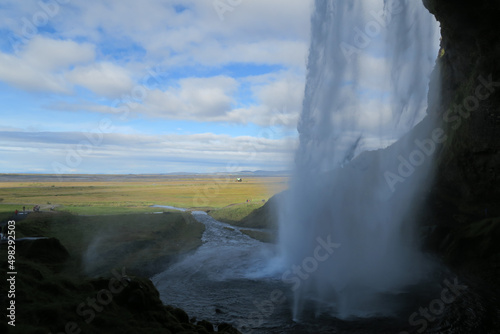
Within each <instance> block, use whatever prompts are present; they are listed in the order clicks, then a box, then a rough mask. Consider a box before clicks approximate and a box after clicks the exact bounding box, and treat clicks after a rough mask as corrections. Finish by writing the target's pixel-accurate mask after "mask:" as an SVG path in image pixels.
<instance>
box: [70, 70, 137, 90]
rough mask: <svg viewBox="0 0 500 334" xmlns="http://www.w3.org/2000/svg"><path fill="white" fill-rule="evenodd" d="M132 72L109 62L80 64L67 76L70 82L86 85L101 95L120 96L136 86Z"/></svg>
mask: <svg viewBox="0 0 500 334" xmlns="http://www.w3.org/2000/svg"><path fill="white" fill-rule="evenodd" d="M130 75H131V74H130V73H129V72H128V71H127V70H125V69H124V68H122V67H120V66H117V65H115V64H112V63H109V62H102V63H94V64H91V65H86V66H78V67H76V68H75V69H73V70H72V71H71V72H69V73H68V74H67V75H66V77H67V78H68V80H69V82H71V83H73V84H76V85H80V86H82V87H85V88H87V89H89V90H91V91H93V92H94V93H96V94H97V95H99V96H107V97H119V96H120V95H122V94H126V93H130V91H131V90H132V87H133V86H134V84H133V81H132V79H131V78H130Z"/></svg>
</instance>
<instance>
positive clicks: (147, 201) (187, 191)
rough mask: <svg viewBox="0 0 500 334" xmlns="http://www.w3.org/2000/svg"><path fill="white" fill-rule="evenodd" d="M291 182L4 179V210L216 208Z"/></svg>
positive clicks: (0, 187) (0, 191)
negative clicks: (12, 180)
mask: <svg viewBox="0 0 500 334" xmlns="http://www.w3.org/2000/svg"><path fill="white" fill-rule="evenodd" d="M286 187H287V178H285V177H248V178H243V182H236V180H235V178H233V177H230V176H214V177H187V178H178V177H177V178H168V177H165V178H158V179H150V180H148V181H144V180H140V179H138V180H135V179H134V178H133V177H131V178H130V180H127V181H80V182H69V181H62V182H0V213H12V212H14V210H16V209H18V210H22V207H23V206H26V209H27V210H32V208H33V206H34V205H40V206H41V209H42V210H44V211H47V210H50V209H53V210H56V211H67V212H71V213H75V214H87V215H101V214H121V213H132V212H140V213H142V212H156V211H163V210H162V209H158V208H150V206H151V205H154V204H157V205H169V206H175V207H181V208H188V209H217V208H222V207H225V206H228V205H230V204H236V203H245V202H246V201H247V200H250V201H252V202H254V203H259V202H261V201H262V200H267V199H269V198H270V197H271V196H272V195H274V194H275V193H277V192H280V191H282V190H283V189H285V188H286Z"/></svg>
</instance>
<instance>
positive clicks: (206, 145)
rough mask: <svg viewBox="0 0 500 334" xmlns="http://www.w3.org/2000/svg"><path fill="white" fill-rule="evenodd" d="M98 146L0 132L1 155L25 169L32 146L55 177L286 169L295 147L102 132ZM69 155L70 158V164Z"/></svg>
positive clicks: (75, 138) (74, 136)
mask: <svg viewBox="0 0 500 334" xmlns="http://www.w3.org/2000/svg"><path fill="white" fill-rule="evenodd" d="M96 138H98V137H96ZM96 142H98V144H96V145H92V144H90V141H89V140H88V136H86V135H85V134H84V133H79V132H57V133H55V132H39V133H27V132H16V131H8V132H3V131H0V151H3V154H4V155H5V156H6V158H7V159H11V158H12V157H13V156H16V157H17V158H16V159H18V160H16V161H19V162H20V165H23V164H22V163H21V162H24V161H25V160H26V158H23V157H22V156H20V155H19V154H18V153H19V152H23V151H24V153H25V152H26V150H25V148H26V147H29V148H30V154H29V160H30V161H37V160H38V161H42V162H43V168H44V169H45V170H46V172H52V173H53V172H56V171H54V170H51V169H52V166H53V163H57V165H58V166H61V165H62V166H66V167H67V168H68V171H69V170H71V172H81V171H83V170H85V168H87V167H88V166H92V165H93V166H94V167H93V168H95V166H99V164H102V162H103V161H108V162H109V163H111V164H112V165H113V167H115V168H120V172H134V166H135V165H136V164H138V163H139V164H145V165H148V164H149V166H148V168H147V169H145V170H143V171H144V172H175V171H183V169H182V166H185V167H186V166H189V168H195V170H196V166H205V165H213V166H216V168H217V171H221V172H224V171H229V170H225V169H226V168H229V166H230V168H231V169H233V170H232V171H235V170H244V169H248V168H250V169H272V170H283V169H286V168H287V166H288V164H289V162H290V161H291V159H292V154H293V150H294V147H295V145H296V140H295V139H292V138H285V139H266V138H256V137H250V136H241V137H231V136H228V135H216V134H212V133H201V134H193V135H176V134H172V135H162V136H149V135H134V134H128V135H125V134H116V133H104V134H103V136H102V140H101V141H96ZM5 143H8V145H5ZM75 154H76V155H78V158H75V156H74V155H75ZM24 156H25V157H26V156H28V155H26V154H24ZM68 156H71V160H68V161H69V162H68V161H67V160H66V159H67V157H68ZM19 159H20V160H19ZM72 162H73V163H72ZM116 162H118V164H116V165H115V163H116ZM170 163H175V165H176V166H178V167H177V168H178V169H177V170H171V169H167V167H166V166H167V165H168V164H170ZM27 165H28V166H29V165H30V163H27ZM38 166H40V165H38ZM198 168H199V167H198ZM198 170H199V169H198ZM110 172H113V171H112V170H111V171H110Z"/></svg>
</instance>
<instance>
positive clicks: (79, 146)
mask: <svg viewBox="0 0 500 334" xmlns="http://www.w3.org/2000/svg"><path fill="white" fill-rule="evenodd" d="M311 10H312V1H311V0H301V1H286V0H273V1H267V0H242V1H228V0H216V1H214V0H183V1H174V0H151V1H141V2H139V1H132V0H108V1H97V0H91V1H77V0H43V1H38V0H25V1H22V2H20V1H11V0H6V1H2V3H1V4H0V33H1V36H2V37H1V38H0V99H1V101H2V107H1V109H0V110H1V118H0V154H1V156H2V159H0V172H2V173H13V172H16V173H17V172H34V173H171V172H233V171H236V170H257V169H265V170H284V169H290V166H291V161H292V160H293V151H294V148H295V147H296V145H297V137H298V136H297V131H296V126H297V119H298V115H299V113H300V110H301V103H302V99H303V91H304V84H305V74H306V69H305V66H306V61H307V51H308V46H309V39H310V36H309V33H310V27H309V26H310V22H309V20H310V15H311Z"/></svg>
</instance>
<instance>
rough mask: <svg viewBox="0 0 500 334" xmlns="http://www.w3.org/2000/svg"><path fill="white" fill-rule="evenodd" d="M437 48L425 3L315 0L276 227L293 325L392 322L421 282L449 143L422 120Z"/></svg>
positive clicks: (435, 31)
mask: <svg viewBox="0 0 500 334" xmlns="http://www.w3.org/2000/svg"><path fill="white" fill-rule="evenodd" d="M437 45H438V29H437V23H436V21H435V19H434V17H433V16H432V15H431V14H430V13H429V12H428V11H427V10H426V9H425V8H424V6H423V4H422V3H421V2H420V1H414V0H411V1H410V0H406V1H405V0H394V1H391V0H370V1H369V0H328V1H326V0H317V1H316V3H315V11H314V13H313V17H312V34H311V46H310V55H309V60H308V76H307V84H306V91H305V98H304V102H303V111H302V115H301V119H300V121H299V126H298V130H299V133H300V145H299V148H298V150H297V153H296V166H295V173H294V177H293V179H292V181H291V185H290V191H288V194H287V195H286V196H284V198H285V200H284V201H283V203H282V208H281V217H280V240H279V247H280V251H281V257H282V263H284V266H285V271H284V274H283V277H282V279H283V281H285V282H286V283H290V285H291V289H292V290H293V291H294V303H293V314H294V317H295V318H296V319H300V317H301V315H302V314H303V313H304V312H306V311H307V312H309V311H311V310H313V311H314V312H316V314H321V313H325V312H326V313H329V314H332V315H334V316H336V317H341V318H347V317H352V316H357V317H366V316H374V315H388V314H390V313H391V312H392V311H393V310H394V309H395V308H396V307H397V305H396V304H395V302H394V300H393V298H392V297H391V296H394V295H397V294H399V293H402V292H404V290H405V289H406V288H407V287H408V286H410V285H412V284H416V283H417V282H419V281H420V280H421V279H422V278H423V277H424V276H425V274H426V270H427V268H428V264H427V262H426V260H425V259H424V256H423V255H422V254H421V252H419V250H418V240H417V238H416V235H417V233H416V231H415V227H414V225H415V224H414V220H415V219H414V217H415V214H416V213H417V204H418V200H419V198H420V196H419V194H420V192H421V191H423V190H424V189H425V185H426V184H428V181H429V180H430V177H431V167H432V164H431V158H432V155H433V152H434V151H435V150H436V148H437V146H438V144H439V143H440V142H442V141H443V133H442V132H441V131H439V130H440V129H436V128H435V127H434V125H433V122H432V120H431V117H430V116H427V117H425V116H426V109H427V105H428V102H427V91H428V84H429V79H430V76H431V72H432V69H433V67H434V64H435V58H436V55H437V50H438V46H437ZM410 129H412V131H411V132H409V130H410ZM396 141H397V142H396Z"/></svg>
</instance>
